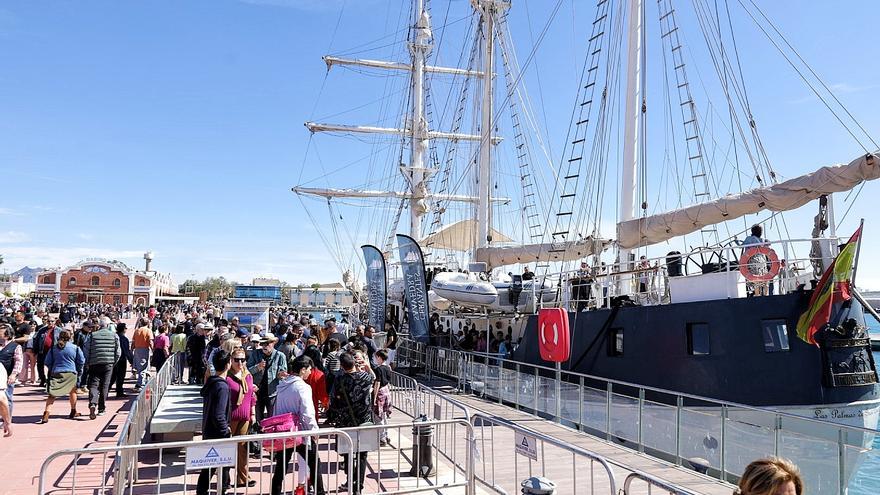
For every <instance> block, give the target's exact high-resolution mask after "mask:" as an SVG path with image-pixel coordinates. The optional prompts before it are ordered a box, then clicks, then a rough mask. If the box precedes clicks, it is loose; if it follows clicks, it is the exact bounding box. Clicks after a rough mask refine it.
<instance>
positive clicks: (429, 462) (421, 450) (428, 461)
mask: <svg viewBox="0 0 880 495" xmlns="http://www.w3.org/2000/svg"><path fill="white" fill-rule="evenodd" d="M427 422H428V417H427V416H425V415H424V414H422V415H421V416H419V417H417V418H416V419H414V420H413V429H412V434H413V446H412V469H410V471H409V475H410V476H421V477H423V478H427V477H428V476H430V475H432V474H434V457H433V455H432V452H431V448H432V445H433V443H434V441H433V440H434V438H433V437H434V427H433V426H431V425H429V424H419V423H427Z"/></svg>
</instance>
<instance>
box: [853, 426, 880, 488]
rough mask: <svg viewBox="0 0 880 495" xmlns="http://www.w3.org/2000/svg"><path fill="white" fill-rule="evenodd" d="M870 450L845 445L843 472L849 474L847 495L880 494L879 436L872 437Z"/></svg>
mask: <svg viewBox="0 0 880 495" xmlns="http://www.w3.org/2000/svg"><path fill="white" fill-rule="evenodd" d="M872 437H873V438H871V439H870V445H871V448H861V447H856V446H854V445H847V446H846V448H845V450H846V465H845V466H844V471H845V472H847V473H849V479H848V483H847V494H848V495H874V494H877V493H880V435H872Z"/></svg>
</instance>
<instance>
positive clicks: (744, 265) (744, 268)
mask: <svg viewBox="0 0 880 495" xmlns="http://www.w3.org/2000/svg"><path fill="white" fill-rule="evenodd" d="M756 256H764V257H765V258H767V262H766V263H767V271H766V273H754V272H752V271H751V270H749V266H751V265H752V264H753V263H754V262H752V258H754V257H756ZM780 268H782V266H781V264H780V263H779V256H777V255H776V251H774V250H772V249H770V248H769V247H767V246H755V247H751V248H748V249H746V250H745V252H743V254H742V256H740V258H739V272H740V273H742V275H743V277H745V278H746V280H748V281H749V282H766V281H768V280H771V279H773V277H775V276H776V275H779V270H780Z"/></svg>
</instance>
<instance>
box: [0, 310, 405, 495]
mask: <svg viewBox="0 0 880 495" xmlns="http://www.w3.org/2000/svg"><path fill="white" fill-rule="evenodd" d="M221 315H222V308H221V307H219V306H213V305H209V304H196V305H186V306H178V305H169V306H150V307H147V308H131V307H123V306H110V305H84V304H81V305H68V306H62V305H58V304H52V303H37V302H32V301H6V302H4V303H2V306H0V364H2V365H3V366H0V380H2V383H6V384H8V386H7V388H6V390H5V392H6V393H0V398H2V400H0V420H2V422H3V431H4V434H5V435H6V436H9V435H11V434H12V425H13V423H14V418H13V412H14V411H13V405H14V399H13V397H14V389H15V387H16V386H33V387H40V388H42V389H44V390H45V391H46V394H47V399H46V405H45V409H44V412H43V414H42V416H41V418H40V420H39V423H41V424H45V423H48V422H50V420H51V418H52V414H51V409H52V405H53V404H54V402H55V401H56V400H58V399H59V398H61V399H64V398H67V399H68V401H69V405H70V411H69V414H67V416H66V417H67V418H70V419H73V418H77V417H78V416H80V415H81V414H82V413H81V412H80V411H78V409H77V402H78V400H79V398H80V395H85V394H87V395H88V415H89V417H90V419H95V418H96V417H97V416H101V415H103V414H105V412H106V409H107V400H108V398H109V397H110V392H111V390H113V389H115V395H114V396H115V397H117V398H125V397H126V391H125V385H124V384H125V379H126V376H127V374H128V372H129V371H131V373H132V375H133V380H134V391H135V392H137V391H139V390H140V389H141V388H142V387H144V386H145V385H146V384H147V383H148V381H149V378H150V374H151V373H153V372H155V371H157V370H159V369H162V367H163V366H164V365H165V363H166V361H168V360H169V359H172V362H171V363H170V364H169V366H173V368H172V369H171V376H172V381H173V382H174V383H189V384H200V385H202V388H201V394H202V397H203V399H204V401H203V438H205V439H211V438H229V437H233V436H241V435H247V434H253V433H259V432H261V426H260V425H261V424H262V423H263V422H266V421H267V420H268V421H269V422H271V420H272V419H273V418H277V417H278V416H283V415H286V414H288V413H289V414H291V415H292V417H295V418H297V419H298V421H299V425H298V429H299V430H315V429H318V427H319V421H321V420H323V423H322V424H323V425H325V426H334V427H340V428H344V427H352V426H359V425H362V424H364V423H370V422H373V423H376V424H387V419H388V417H389V416H390V414H391V395H390V392H389V383H390V380H391V365H392V363H393V361H394V354H395V352H396V347H397V337H396V333H395V332H394V331H393V328H392V330H391V332H389V333H388V334H386V338H385V339H384V343H383V345H382V347H381V348H380V346H379V345H377V343H376V341H375V340H374V338H373V337H374V332H375V329H374V328H373V327H372V326H369V325H367V326H365V325H360V324H358V325H351V324H349V323H348V322H347V321H346V320H345V319H342V321H339V322H337V320H336V319H335V318H329V319H328V320H326V321H325V322H323V323H318V322H317V321H316V320H315V319H313V318H311V316H310V315H308V314H299V313H298V312H297V311H295V310H293V309H289V308H274V309H273V310H272V311H271V313H270V318H269V322H268V325H267V328H264V326H263V325H259V324H255V325H251V326H249V327H248V326H246V325H242V324H240V323H239V319H238V318H237V317H234V318H232V319H231V320H228V321H227V320H226V319H224V318H223V317H222V316H221ZM126 316H129V317H132V318H135V319H136V323H135V325H134V328H133V329H132V330H133V331H132V332H131V335H130V336H129V330H130V329H129V328H128V326H127V324H126V322H125V321H122V320H123V319H125V317H126ZM380 443H381V444H383V445H384V444H386V443H387V437H385V436H384V435H383V437H382V438H381V439H380ZM316 449H317V447H316V445H315V444H314V442H304V443H302V444H301V445H298V446H295V447H292V448H291V449H288V450H289V451H286V450H282V451H280V452H276V453H275V454H274V455H275V462H276V465H277V467H278V469H277V470H276V471H275V478H273V482H272V493H273V494H275V493H280V490H281V483H282V480H283V477H284V474H285V472H287V471H288V466H286V464H287V463H288V462H289V461H290V460H291V457H292V453H293V452H294V451H296V452H297V453H299V454H300V455H301V456H303V458H305V459H307V460H308V464H309V467H310V469H311V472H313V473H314V472H316V470H317V469H318V456H317V450H316ZM238 455H239V462H238V469H237V472H236V473H235V476H236V478H237V479H236V481H237V484H238V485H239V486H243V485H248V486H253V485H254V484H255V480H252V479H250V478H249V474H248V470H247V456H248V445H247V444H246V443H242V444H241V445H240V447H239V454H238ZM365 461H366V457H365V453H363V454H358V455H356V456H355V457H354V458H353V459H350V460H347V461H346V462H351V463H352V464H351V466H352V469H353V472H354V473H355V475H354V479H352V480H348V481H347V483H346V484H347V486H346V487H345V488H346V489H348V490H349V491H350V492H352V493H357V492H358V491H359V490H360V489H361V487H362V485H363V479H364V475H365V469H366V466H365ZM211 474H212V473H210V472H208V471H207V470H206V471H204V472H202V473H201V474H200V477H199V483H198V489H197V493H207V489H208V488H207V487H208V484H209V479H210V477H211ZM219 474H220V476H219V478H220V479H219V480H218V482H219V487H220V491H221V493H222V492H223V491H224V490H225V489H226V487H228V486H229V477H228V476H229V473H228V472H227V470H220V473H219ZM315 485H316V487H317V490H316V493H317V494H322V493H324V487H323V484H322V480H321V478H320V477H316V478H315Z"/></svg>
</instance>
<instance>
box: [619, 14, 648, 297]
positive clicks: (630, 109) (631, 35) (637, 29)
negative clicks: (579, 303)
mask: <svg viewBox="0 0 880 495" xmlns="http://www.w3.org/2000/svg"><path fill="white" fill-rule="evenodd" d="M642 29H643V27H642V0H629V18H628V19H627V31H628V36H627V47H628V55H627V72H626V114H625V115H624V126H625V127H624V133H623V163H622V165H621V166H622V175H621V181H620V211H619V215H618V216H619V218H620V220H619V222H625V221H627V220H632V219H633V217H634V215H633V211H634V210H635V204H634V201H635V191H636V185H637V181H638V176H637V171H638V163H639V152H642V153H644V150H640V149H639V121H640V120H641V112H642V102H641V99H642V91H643V90H644V88H642V77H641V75H642V74H641V71H642V53H641V52H642V50H643V48H644V47H642ZM643 179H644V178H643ZM632 258H633V255H632V249H631V248H618V251H617V262H618V267H619V268H618V269H619V270H620V271H624V272H626V271H631V270H632V268H633V266H632V265H633V263H632V261H633V259H632ZM618 284H619V285H618V294H621V295H623V294H630V293H631V292H632V274H624V275H621V277H620V279H619V281H618Z"/></svg>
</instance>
